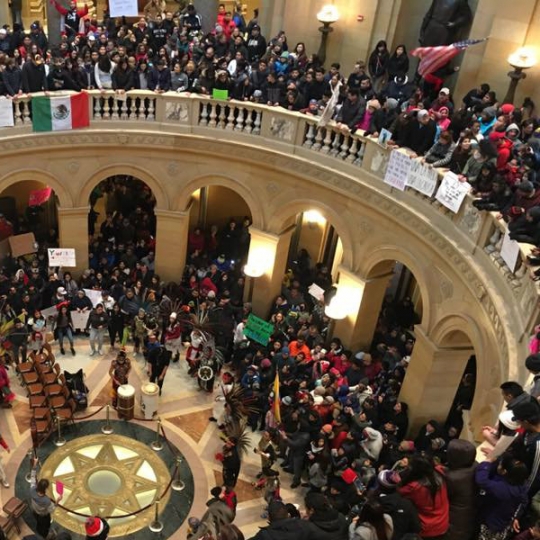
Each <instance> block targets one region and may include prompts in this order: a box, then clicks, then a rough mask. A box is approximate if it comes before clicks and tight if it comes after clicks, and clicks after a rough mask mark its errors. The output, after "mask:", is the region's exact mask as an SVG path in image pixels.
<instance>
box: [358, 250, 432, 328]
mask: <svg viewBox="0 0 540 540" xmlns="http://www.w3.org/2000/svg"><path fill="white" fill-rule="evenodd" d="M376 245H377V247H374V248H373V251H370V250H369V249H366V250H365V253H366V256H365V258H364V260H363V263H362V268H361V271H360V274H361V275H362V277H364V278H365V279H367V280H369V279H374V278H376V277H378V276H380V275H383V274H385V273H387V272H389V271H390V270H391V269H393V265H392V266H391V267H390V266H389V264H390V261H392V262H396V261H398V262H400V263H402V264H404V265H405V266H406V267H407V268H408V269H409V270H410V271H411V272H412V274H413V276H414V278H415V279H416V282H417V283H418V286H419V287H420V294H421V296H422V311H423V313H422V322H421V324H422V326H424V327H425V328H429V321H430V320H431V317H432V313H433V306H432V305H431V302H432V295H430V294H429V290H430V286H429V282H430V280H429V277H428V275H427V274H426V272H425V270H424V269H423V268H422V267H421V266H420V265H419V264H418V259H417V258H416V257H414V256H413V254H411V253H409V252H408V251H406V250H405V249H403V248H402V247H400V246H396V245H389V244H384V243H381V244H378V243H376ZM364 247H365V246H362V248H364Z"/></svg>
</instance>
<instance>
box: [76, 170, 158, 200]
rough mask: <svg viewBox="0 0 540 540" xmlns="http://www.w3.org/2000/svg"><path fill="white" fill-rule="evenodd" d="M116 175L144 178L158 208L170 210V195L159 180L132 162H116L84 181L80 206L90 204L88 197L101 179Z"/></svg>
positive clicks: (79, 198)
mask: <svg viewBox="0 0 540 540" xmlns="http://www.w3.org/2000/svg"><path fill="white" fill-rule="evenodd" d="M116 175H127V176H134V177H135V178H138V179H139V180H142V181H143V182H144V183H145V184H146V185H147V186H148V187H149V188H150V189H151V190H152V193H153V194H154V197H155V198H156V209H158V210H169V197H168V195H167V192H166V191H165V190H164V188H163V187H162V186H161V183H160V182H159V180H157V179H156V178H155V177H154V176H153V175H152V174H151V173H149V172H148V171H147V170H145V169H143V168H141V167H138V166H135V165H132V164H131V163H115V164H114V165H107V166H106V167H103V168H101V169H99V170H97V171H96V172H94V173H93V174H92V176H91V177H90V178H88V179H86V180H85V181H83V183H82V187H81V191H80V193H79V197H78V206H81V207H82V206H88V199H89V198H90V193H92V190H93V189H94V188H95V187H96V186H97V185H98V184H99V183H100V182H101V181H103V180H106V179H107V178H110V177H111V176H116Z"/></svg>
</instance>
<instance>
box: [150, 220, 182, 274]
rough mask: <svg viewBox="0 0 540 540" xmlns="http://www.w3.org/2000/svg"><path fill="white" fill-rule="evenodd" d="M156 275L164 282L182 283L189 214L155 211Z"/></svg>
mask: <svg viewBox="0 0 540 540" xmlns="http://www.w3.org/2000/svg"><path fill="white" fill-rule="evenodd" d="M155 214H156V220H157V226H156V274H159V276H160V277H161V279H162V280H164V281H177V282H178V281H180V279H181V277H182V273H183V272H184V266H185V264H186V252H187V242H188V231H189V212H173V211H170V210H157V209H156V210H155Z"/></svg>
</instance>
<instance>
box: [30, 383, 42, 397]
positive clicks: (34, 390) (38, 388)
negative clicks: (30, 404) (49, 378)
mask: <svg viewBox="0 0 540 540" xmlns="http://www.w3.org/2000/svg"><path fill="white" fill-rule="evenodd" d="M26 391H27V392H28V395H29V396H42V395H43V385H42V384H41V383H34V384H29V385H28V386H27V387H26Z"/></svg>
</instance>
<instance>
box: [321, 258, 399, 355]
mask: <svg viewBox="0 0 540 540" xmlns="http://www.w3.org/2000/svg"><path fill="white" fill-rule="evenodd" d="M338 272H339V279H338V290H339V295H340V297H342V298H343V297H344V298H347V300H348V302H349V313H350V314H349V315H348V316H347V317H345V318H344V319H341V320H337V321H336V322H335V325H334V330H333V332H332V335H333V336H335V337H339V338H340V339H341V341H343V343H344V345H345V346H346V347H347V348H348V349H351V350H352V351H353V352H357V351H360V350H367V349H368V348H369V346H370V345H371V341H372V339H373V334H374V333H375V327H376V325H377V320H378V318H379V313H380V311H381V306H382V304H383V299H384V294H385V292H386V289H387V287H388V282H389V280H390V278H391V277H392V272H390V271H389V272H385V273H384V274H382V275H380V276H377V277H374V278H368V279H364V278H362V277H360V276H358V275H355V274H354V273H352V272H350V271H348V270H346V269H344V268H343V267H339V270H338Z"/></svg>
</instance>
